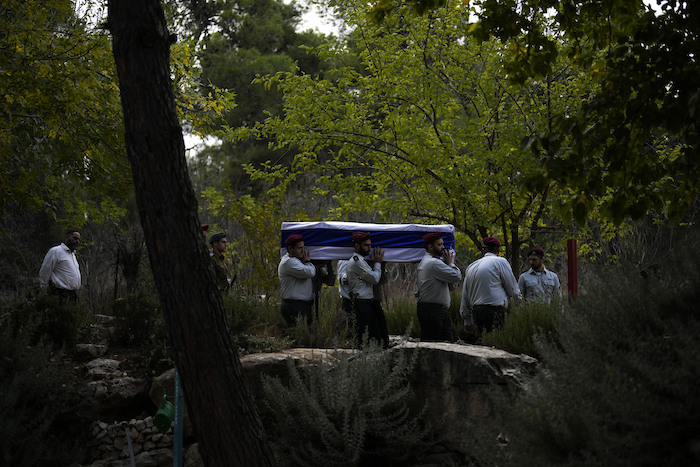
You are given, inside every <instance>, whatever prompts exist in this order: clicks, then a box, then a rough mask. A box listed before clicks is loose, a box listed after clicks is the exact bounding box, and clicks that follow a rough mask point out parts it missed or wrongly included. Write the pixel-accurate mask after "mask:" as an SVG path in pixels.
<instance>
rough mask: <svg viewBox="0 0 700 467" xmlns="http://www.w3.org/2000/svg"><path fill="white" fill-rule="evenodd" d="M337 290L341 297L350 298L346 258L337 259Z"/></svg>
mask: <svg viewBox="0 0 700 467" xmlns="http://www.w3.org/2000/svg"><path fill="white" fill-rule="evenodd" d="M338 292H340V296H341V297H342V298H348V299H349V298H350V284H348V260H346V259H341V260H340V261H338Z"/></svg>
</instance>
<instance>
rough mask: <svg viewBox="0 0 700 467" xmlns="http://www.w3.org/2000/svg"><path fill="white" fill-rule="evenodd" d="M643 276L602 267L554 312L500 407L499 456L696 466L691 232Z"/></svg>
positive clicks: (699, 280)
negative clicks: (536, 366)
mask: <svg viewBox="0 0 700 467" xmlns="http://www.w3.org/2000/svg"><path fill="white" fill-rule="evenodd" d="M675 239H676V241H678V242H681V243H682V244H683V245H684V248H683V249H682V251H678V254H675V253H673V252H669V253H668V254H667V256H666V257H665V258H664V261H663V262H661V263H660V265H659V266H660V269H659V274H658V275H647V277H646V278H644V277H642V276H641V275H640V274H639V271H638V270H637V268H636V267H634V265H633V264H630V263H629V262H621V263H620V264H619V265H618V266H617V267H615V268H610V267H606V268H605V270H601V271H598V272H597V274H596V275H595V276H592V279H597V281H596V283H595V284H591V285H589V286H588V287H586V289H585V290H586V291H585V293H583V294H581V295H580V296H579V297H578V299H577V301H576V302H575V306H574V307H573V308H572V309H571V310H570V311H569V312H567V313H565V314H564V315H562V319H561V320H560V321H559V325H558V327H557V331H558V336H559V338H558V342H557V344H556V345H554V344H551V343H548V342H546V341H542V342H540V343H539V352H540V354H541V356H542V365H543V367H542V368H543V371H542V372H541V373H540V374H539V375H537V376H536V377H535V378H534V379H533V380H532V381H529V382H528V383H527V384H526V386H525V387H526V391H525V392H524V393H523V394H522V395H521V397H520V398H518V400H517V401H516V402H515V403H514V404H510V405H509V407H512V410H507V411H505V413H504V414H503V415H504V417H503V420H502V421H501V422H500V425H499V426H498V429H499V430H503V433H504V434H506V436H507V437H508V439H509V440H510V443H509V448H508V451H507V454H505V457H506V459H502V460H501V462H503V461H504V460H507V461H508V462H507V463H508V465H571V466H574V465H606V466H623V465H639V466H653V465H696V464H697V463H698V459H699V458H698V445H699V443H700V436H699V433H700V431H699V427H698V419H699V418H700V400H699V399H698V398H697V397H696V395H695V394H696V391H697V384H696V382H697V380H698V375H700V351H699V350H700V341H699V338H698V336H700V319H698V314H697V303H698V300H700V287H699V285H700V262H699V257H698V255H697V254H695V253H693V254H692V255H688V254H687V253H686V252H687V251H691V252H695V251H697V247H698V245H699V244H700V242H699V240H698V236H697V235H695V236H687V235H683V234H679V233H678V232H676V236H675Z"/></svg>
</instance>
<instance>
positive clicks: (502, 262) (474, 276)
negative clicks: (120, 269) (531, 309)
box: [459, 253, 520, 325]
mask: <svg viewBox="0 0 700 467" xmlns="http://www.w3.org/2000/svg"><path fill="white" fill-rule="evenodd" d="M508 297H517V298H520V288H519V287H518V281H517V280H515V276H514V275H513V271H512V270H511V268H510V264H509V263H508V260H506V259H505V258H501V257H500V256H498V255H495V254H493V253H486V254H485V255H484V257H483V258H481V259H478V260H476V261H474V262H473V263H472V264H470V265H469V267H467V270H466V271H464V286H463V287H462V303H461V304H460V307H459V314H460V315H462V317H463V318H464V324H466V325H469V324H473V323H472V309H473V308H474V307H475V306H476V305H492V306H503V307H507V306H508Z"/></svg>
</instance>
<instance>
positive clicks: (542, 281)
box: [518, 248, 561, 303]
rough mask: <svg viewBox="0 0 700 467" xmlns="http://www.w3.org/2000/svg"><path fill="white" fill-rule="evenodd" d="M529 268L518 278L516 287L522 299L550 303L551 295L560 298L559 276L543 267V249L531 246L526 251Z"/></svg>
mask: <svg viewBox="0 0 700 467" xmlns="http://www.w3.org/2000/svg"><path fill="white" fill-rule="evenodd" d="M527 261H528V262H529V263H530V269H528V270H527V271H525V272H524V273H522V274H521V275H520V278H518V287H519V288H520V293H521V294H522V296H523V299H525V300H526V301H529V300H536V301H541V302H545V303H551V302H552V297H554V296H556V297H558V298H561V284H560V283H559V276H557V275H556V273H554V272H552V271H550V270H549V269H547V268H545V267H544V250H543V249H542V248H532V249H530V251H528V252H527Z"/></svg>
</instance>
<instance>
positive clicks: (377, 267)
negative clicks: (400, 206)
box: [346, 232, 389, 348]
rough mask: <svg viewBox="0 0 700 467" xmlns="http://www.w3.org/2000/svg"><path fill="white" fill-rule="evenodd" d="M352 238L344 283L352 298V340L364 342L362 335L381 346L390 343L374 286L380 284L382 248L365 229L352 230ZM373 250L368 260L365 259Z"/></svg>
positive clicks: (381, 280)
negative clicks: (353, 338) (353, 329)
mask: <svg viewBox="0 0 700 467" xmlns="http://www.w3.org/2000/svg"><path fill="white" fill-rule="evenodd" d="M352 241H353V245H354V248H355V253H354V254H353V255H352V256H351V257H350V259H349V260H348V263H347V266H346V273H347V282H348V286H349V287H350V298H351V301H352V319H354V321H355V339H356V341H357V343H358V344H360V345H361V344H362V343H363V339H364V336H365V334H367V335H368V338H369V339H370V340H375V341H377V342H378V343H379V344H380V345H381V346H382V347H384V348H386V347H388V345H389V332H388V330H387V326H386V317H385V316H384V310H383V309H382V305H381V302H380V300H379V298H380V297H379V293H378V290H376V289H375V288H376V286H378V285H380V284H381V283H383V281H384V280H385V279H384V275H383V263H384V251H382V249H381V248H374V251H372V240H371V239H370V234H369V233H367V232H354V233H353V234H352ZM370 251H372V257H371V259H370V261H368V260H367V259H365V257H367V256H369V254H370Z"/></svg>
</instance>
